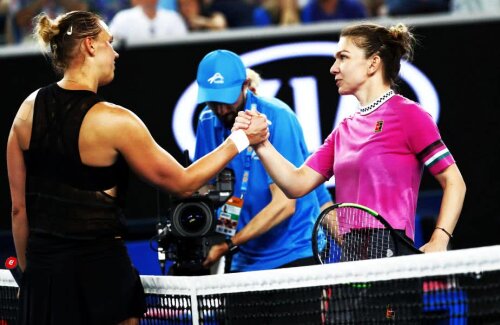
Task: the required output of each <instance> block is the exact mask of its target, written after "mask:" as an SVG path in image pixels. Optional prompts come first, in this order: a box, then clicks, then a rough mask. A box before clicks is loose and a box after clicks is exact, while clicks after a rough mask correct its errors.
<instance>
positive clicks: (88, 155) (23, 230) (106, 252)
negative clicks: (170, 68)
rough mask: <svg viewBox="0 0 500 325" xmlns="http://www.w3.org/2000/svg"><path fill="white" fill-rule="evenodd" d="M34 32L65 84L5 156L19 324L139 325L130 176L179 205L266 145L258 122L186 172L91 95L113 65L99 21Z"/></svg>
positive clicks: (36, 110)
mask: <svg viewBox="0 0 500 325" xmlns="http://www.w3.org/2000/svg"><path fill="white" fill-rule="evenodd" d="M35 26H36V28H35V36H36V37H38V39H39V40H40V42H41V43H42V44H43V45H45V46H47V47H48V49H49V50H50V56H51V58H52V63H53V65H54V67H55V68H57V70H58V71H61V72H62V73H63V77H62V79H61V80H59V81H58V82H57V83H53V84H50V85H48V86H46V87H43V88H41V89H38V90H36V91H35V92H33V93H32V94H31V95H29V96H28V97H27V98H26V100H25V101H24V102H23V103H22V104H21V106H20V108H19V111H18V113H17V115H16V117H15V119H14V122H13V125H12V129H11V132H10V135H9V140H8V144H7V165H8V176H9V185H10V190H11V199H12V232H13V237H14V243H15V247H16V253H17V257H18V260H19V265H20V267H21V270H22V271H23V272H24V274H23V278H22V280H21V284H20V308H19V317H18V324H21V325H22V324H42V325H43V324H51V325H55V324H64V325H67V324H73V325H74V324H138V322H139V318H140V317H141V316H142V315H143V313H144V312H145V311H146V306H145V298H144V290H143V287H142V285H141V281H140V277H139V275H138V273H137V271H136V270H135V268H134V267H133V265H132V263H131V261H130V259H129V256H128V254H127V251H126V248H125V245H124V241H123V238H122V236H123V228H124V222H123V218H124V216H123V212H122V208H123V204H124V200H123V198H124V191H125V190H126V181H127V179H128V177H127V173H128V171H129V168H130V169H131V170H132V171H133V172H135V173H137V174H138V175H139V176H140V177H141V178H142V179H144V180H146V181H148V182H149V183H151V184H152V185H154V186H157V187H159V188H161V189H162V190H164V191H168V192H170V193H173V194H175V195H177V196H179V197H186V196H189V195H191V194H192V193H194V192H195V191H196V190H197V189H198V188H200V187H201V186H202V185H204V184H206V183H207V182H208V181H209V180H210V179H211V178H213V177H214V176H215V175H216V174H217V173H218V172H219V171H221V170H222V169H223V168H224V166H225V165H226V164H227V163H228V162H229V161H230V160H231V159H232V158H233V157H235V156H236V155H237V154H238V152H241V151H242V150H245V148H246V147H247V146H248V145H249V144H254V143H257V142H259V141H262V140H264V139H266V138H267V137H268V136H269V135H268V129H267V123H266V119H265V117H260V118H259V119H260V121H257V122H258V123H257V124H256V125H255V127H253V128H252V130H246V131H241V132H240V131H236V132H234V133H233V134H231V136H230V137H229V138H228V140H226V141H225V142H224V143H223V144H222V145H221V146H220V147H218V148H217V149H215V150H214V151H213V152H211V153H209V154H208V155H206V156H205V157H203V158H202V159H201V160H199V161H197V162H196V163H194V164H192V165H190V166H189V167H187V168H184V167H183V166H182V165H180V164H179V163H178V162H177V161H176V160H175V159H174V158H173V157H172V156H171V155H170V154H169V153H168V152H166V151H165V150H163V149H162V148H161V147H160V146H159V145H158V144H157V143H156V142H155V141H154V139H153V138H152V137H151V135H150V133H149V131H148V130H147V128H146V127H145V125H144V124H143V123H142V122H141V120H140V119H139V118H138V117H137V116H136V115H134V114H133V113H132V112H131V111H129V110H127V109H126V108H123V107H120V106H118V105H114V104H112V103H109V102H105V101H104V100H103V99H101V98H100V97H99V96H98V95H97V89H98V87H99V86H102V85H105V84H108V83H109V82H111V81H112V80H113V77H114V63H115V60H116V59H117V58H118V54H117V53H116V52H115V51H114V49H113V46H112V41H113V36H112V35H111V34H110V32H109V30H108V28H107V26H106V24H105V23H104V22H103V21H102V20H101V19H100V17H99V16H97V15H96V14H94V13H90V12H83V11H73V12H69V13H66V14H63V15H61V16H59V17H57V18H56V19H54V20H51V19H49V17H48V16H47V15H45V14H41V15H39V16H37V17H36V21H35ZM27 77H28V76H27Z"/></svg>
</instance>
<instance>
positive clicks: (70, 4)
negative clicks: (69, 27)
mask: <svg viewBox="0 0 500 325" xmlns="http://www.w3.org/2000/svg"><path fill="white" fill-rule="evenodd" d="M87 9H88V5H87V3H86V1H85V0H34V1H33V0H10V7H9V13H8V16H7V24H8V26H7V32H8V34H7V42H8V43H15V44H18V43H22V42H29V41H34V39H33V38H32V31H33V25H32V20H33V18H35V16H36V15H38V14H39V13H41V12H45V13H47V15H48V16H49V17H51V18H55V17H57V16H58V15H60V14H62V13H65V12H68V11H73V10H87Z"/></svg>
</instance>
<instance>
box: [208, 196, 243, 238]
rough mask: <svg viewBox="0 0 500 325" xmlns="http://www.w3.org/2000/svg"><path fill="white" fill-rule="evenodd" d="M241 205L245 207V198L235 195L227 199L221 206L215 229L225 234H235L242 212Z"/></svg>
mask: <svg viewBox="0 0 500 325" xmlns="http://www.w3.org/2000/svg"><path fill="white" fill-rule="evenodd" d="M241 207H243V199H240V198H238V197H235V196H233V197H231V198H230V199H229V200H227V202H226V203H225V204H224V205H223V206H222V207H221V208H220V214H219V219H218V220H217V226H216V227H215V231H216V232H218V233H220V234H223V235H227V236H234V235H235V234H236V227H237V226H238V220H239V218H240V214H241Z"/></svg>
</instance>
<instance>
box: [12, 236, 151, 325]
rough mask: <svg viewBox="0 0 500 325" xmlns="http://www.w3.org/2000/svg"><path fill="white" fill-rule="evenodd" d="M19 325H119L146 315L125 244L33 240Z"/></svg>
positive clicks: (39, 237)
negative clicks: (124, 321)
mask: <svg viewBox="0 0 500 325" xmlns="http://www.w3.org/2000/svg"><path fill="white" fill-rule="evenodd" d="M26 258H27V265H26V270H25V272H24V274H23V278H22V280H21V291H20V297H19V316H18V324H20V325H24V324H42V325H43V324H51V325H58V324H61V325H62V324H64V325H67V324H73V325H79V324H81V325H83V324H89V325H90V324H92V325H93V324H103V325H104V324H106V325H108V324H109V325H111V324H117V323H119V322H121V321H123V320H125V319H128V318H131V317H141V316H142V315H143V314H144V313H145V311H146V304H145V295H144V288H143V287H142V284H141V280H140V277H139V274H138V272H137V270H136V269H135V268H134V267H133V265H132V263H131V261H130V258H129V256H128V253H127V250H126V247H125V244H124V242H123V240H122V239H98V240H73V239H71V240H70V239H62V238H57V237H52V236H46V235H33V234H32V235H31V236H30V239H29V241H28V248H27V252H26Z"/></svg>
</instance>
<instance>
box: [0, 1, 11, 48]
mask: <svg viewBox="0 0 500 325" xmlns="http://www.w3.org/2000/svg"><path fill="white" fill-rule="evenodd" d="M9 3H10V0H0V45H4V44H5V43H7V39H6V33H7V31H6V26H7V12H8V11H9Z"/></svg>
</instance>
